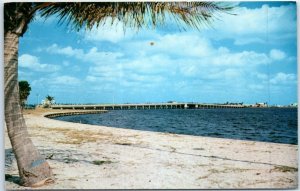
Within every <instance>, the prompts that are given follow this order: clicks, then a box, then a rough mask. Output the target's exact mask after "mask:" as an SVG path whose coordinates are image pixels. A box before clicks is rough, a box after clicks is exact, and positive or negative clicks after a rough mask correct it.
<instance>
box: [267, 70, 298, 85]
mask: <svg viewBox="0 0 300 191" xmlns="http://www.w3.org/2000/svg"><path fill="white" fill-rule="evenodd" d="M296 82H297V78H296V75H295V74H286V73H283V72H279V73H277V74H276V75H275V76H274V77H273V78H272V79H271V80H270V83H272V84H275V85H276V84H292V83H296Z"/></svg>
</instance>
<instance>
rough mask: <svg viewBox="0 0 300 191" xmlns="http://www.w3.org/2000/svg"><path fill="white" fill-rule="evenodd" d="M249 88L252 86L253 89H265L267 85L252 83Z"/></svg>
mask: <svg viewBox="0 0 300 191" xmlns="http://www.w3.org/2000/svg"><path fill="white" fill-rule="evenodd" d="M248 88H250V89H251V90H263V89H265V86H264V85H261V84H250V85H249V86H248Z"/></svg>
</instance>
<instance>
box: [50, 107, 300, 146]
mask: <svg viewBox="0 0 300 191" xmlns="http://www.w3.org/2000/svg"><path fill="white" fill-rule="evenodd" d="M56 119H58V120H63V121H70V122H77V123H86V124H93V125H105V126H110V127H121V128H128V129H139V130H145V131H159V132H170V133H177V134H187V135H200V136H209V137H221V138H232V139H242V140H253V141H265V142H275V143H288V144H297V143H298V141H297V109H292V108H286V109H283V108H276V109H271V108H267V109H258V108H257V109H255V108H247V109H197V110H182V109H175V110H119V111H117V110H116V111H109V112H108V113H105V114H88V115H77V116H75V115H74V116H63V117H57V118H56Z"/></svg>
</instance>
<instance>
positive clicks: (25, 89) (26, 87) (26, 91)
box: [19, 81, 31, 109]
mask: <svg viewBox="0 0 300 191" xmlns="http://www.w3.org/2000/svg"><path fill="white" fill-rule="evenodd" d="M30 91H31V87H30V84H29V83H28V82H27V81H19V95H20V102H21V107H22V109H23V108H24V107H25V104H26V101H27V98H28V96H29V95H30Z"/></svg>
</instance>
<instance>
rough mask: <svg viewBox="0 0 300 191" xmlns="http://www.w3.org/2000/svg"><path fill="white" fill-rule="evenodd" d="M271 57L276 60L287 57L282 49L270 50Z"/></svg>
mask: <svg viewBox="0 0 300 191" xmlns="http://www.w3.org/2000/svg"><path fill="white" fill-rule="evenodd" d="M270 57H271V58H272V59H274V60H282V59H284V58H285V57H286V54H285V53H284V52H283V51H281V50H277V49H272V50H271V51H270Z"/></svg>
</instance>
